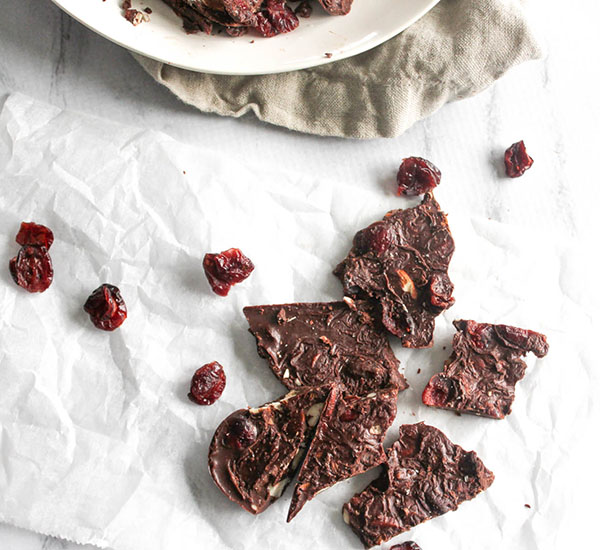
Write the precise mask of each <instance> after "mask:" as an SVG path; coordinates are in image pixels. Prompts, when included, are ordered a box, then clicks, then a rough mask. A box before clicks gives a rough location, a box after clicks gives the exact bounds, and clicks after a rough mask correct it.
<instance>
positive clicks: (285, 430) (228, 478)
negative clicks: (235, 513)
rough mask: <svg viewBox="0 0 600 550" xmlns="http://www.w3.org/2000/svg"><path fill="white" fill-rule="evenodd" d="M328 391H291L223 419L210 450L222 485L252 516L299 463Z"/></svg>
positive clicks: (210, 460)
mask: <svg viewBox="0 0 600 550" xmlns="http://www.w3.org/2000/svg"><path fill="white" fill-rule="evenodd" d="M329 390H330V387H329V386H321V387H318V388H307V389H302V390H297V391H292V392H290V393H288V394H287V395H285V396H284V397H282V398H281V399H279V400H278V401H275V402H273V403H267V404H266V405H263V406H262V407H258V408H249V409H242V410H238V411H235V412H234V413H232V414H231V415H229V416H228V417H227V418H226V419H225V420H224V421H223V422H221V424H220V425H219V427H218V428H217V430H216V432H215V435H214V436H213V439H212V442H211V444H210V449H209V454H208V467H209V470H210V474H211V476H212V478H213V479H214V481H215V483H216V484H217V486H218V487H219V489H221V491H223V493H224V494H225V495H226V496H227V497H228V498H229V499H230V500H232V501H233V502H235V503H237V504H239V505H240V506H241V507H242V508H244V509H245V510H247V511H248V512H251V513H252V514H259V513H260V512H262V511H264V510H265V509H266V508H267V507H268V506H269V505H270V504H271V503H272V502H273V501H274V500H276V499H278V498H279V497H280V496H281V494H282V493H283V491H284V490H285V488H286V486H287V485H288V484H289V482H290V481H291V480H292V478H293V476H294V473H295V471H296V470H297V468H298V467H299V466H300V462H301V460H302V458H303V456H304V454H305V452H306V449H307V447H308V444H309V442H310V440H311V438H312V435H313V433H314V431H315V429H316V425H317V422H318V420H319V416H320V414H321V410H322V408H323V404H324V402H325V400H326V398H327V395H328V392H329Z"/></svg>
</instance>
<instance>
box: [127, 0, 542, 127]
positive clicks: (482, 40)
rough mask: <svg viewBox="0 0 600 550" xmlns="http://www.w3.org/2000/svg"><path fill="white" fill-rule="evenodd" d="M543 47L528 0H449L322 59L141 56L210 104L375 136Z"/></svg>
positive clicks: (178, 91) (151, 68) (184, 93)
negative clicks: (172, 61)
mask: <svg viewBox="0 0 600 550" xmlns="http://www.w3.org/2000/svg"><path fill="white" fill-rule="evenodd" d="M356 1H360V2H374V1H377V0H356ZM398 1H401V2H409V1H410V0H398ZM540 55H541V51H540V47H539V46H538V44H537V42H536V40H535V38H534V35H533V33H532V31H531V28H530V26H529V24H528V23H527V20H526V18H525V15H524V12H523V2H521V1H518V0H442V1H441V2H440V3H439V4H438V5H437V6H436V7H435V8H433V9H432V10H431V11H430V12H429V13H428V14H427V15H425V16H424V17H422V18H421V19H420V20H419V21H417V22H416V23H415V24H414V25H412V26H411V27H409V28H408V29H406V30H405V31H404V32H402V33H400V34H399V35H398V36H396V37H395V38H392V39H391V40H389V41H387V42H386V43H385V44H382V45H381V46H379V47H377V48H374V49H372V50H370V51H368V52H365V53H363V54H360V55H357V56H355V57H352V58H349V59H344V60H341V61H338V62H335V63H330V64H328V65H323V66H320V67H316V68H313V69H305V70H301V71H294V72H289V73H280V74H272V75H262V76H221V75H212V74H203V73H194V72H191V71H186V70H183V69H178V68H176V67H171V66H169V65H165V64H163V63H160V62H158V61H154V60H151V59H147V58H144V57H141V56H137V55H136V56H135V57H136V59H137V60H138V61H139V63H140V64H141V65H142V66H143V67H144V69H146V71H147V72H148V73H150V75H152V76H153V77H154V78H155V79H156V80H157V81H158V82H160V83H161V84H164V85H165V86H166V87H167V88H169V90H171V91H172V92H173V93H174V94H175V95H177V96H178V97H179V98H181V99H182V100H183V101H184V102H186V103H189V104H190V105H194V106H195V107H197V108H198V109H200V110H201V111H205V112H209V113H218V114H220V115H225V116H233V117H239V116H242V115H244V114H245V113H247V112H248V111H252V112H254V114H255V115H256V116H257V117H258V118H259V119H260V120H263V121H265V122H269V123H271V124H276V125H278V126H285V127H286V128H290V129H292V130H297V131H300V132H306V133H310V134H318V135H324V136H340V137H351V138H376V137H393V136H397V135H399V134H401V133H402V132H404V131H405V130H406V129H407V128H409V127H410V126H411V125H412V124H413V123H415V122H416V121H417V120H420V119H421V118H424V117H426V116H428V115H430V114H431V113H433V112H435V111H437V110H438V109H439V108H440V107H441V106H442V105H444V104H445V103H446V102H448V101H452V100H455V99H462V98H465V97H468V96H471V95H474V94H476V93H478V92H480V91H481V90H483V89H485V88H486V87H487V86H489V85H490V84H492V82H494V81H495V80H496V79H498V78H499V77H500V76H502V75H503V74H504V73H505V72H506V71H507V70H508V69H509V68H510V67H513V66H514V65H517V64H519V63H521V62H523V61H527V60H529V59H535V58H538V57H540Z"/></svg>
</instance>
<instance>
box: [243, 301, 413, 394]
mask: <svg viewBox="0 0 600 550" xmlns="http://www.w3.org/2000/svg"><path fill="white" fill-rule="evenodd" d="M360 309H361V311H357V306H356V305H355V303H354V301H353V300H351V299H348V300H347V302H330V303H302V304H283V305H268V306H253V307H246V308H244V314H245V315H246V319H247V320H248V324H249V325H250V332H251V333H252V334H253V335H254V336H255V337H256V341H257V346H258V353H259V355H261V356H262V357H264V358H266V359H267V360H268V361H269V365H270V367H271V370H272V371H273V373H274V374H275V376H277V378H278V379H279V380H280V381H281V382H282V383H283V384H284V385H285V386H286V387H288V388H290V389H292V388H296V387H304V386H317V385H320V384H324V383H332V382H336V381H337V382H339V383H341V384H342V385H343V386H344V389H345V390H346V391H347V392H348V393H351V394H353V395H366V394H367V393H369V392H372V391H374V390H376V389H379V388H384V387H389V386H393V387H397V388H399V389H400V390H404V389H406V388H407V387H408V384H407V383H406V380H405V379H404V376H402V375H401V374H400V373H399V372H398V365H399V362H398V360H397V359H396V357H395V356H394V352H393V351H392V349H391V347H390V345H389V342H388V340H387V336H386V335H385V333H384V332H385V331H383V330H382V327H381V325H380V323H379V322H377V321H376V320H375V318H374V315H373V314H372V308H371V309H370V308H369V307H368V305H367V304H363V305H361V306H360Z"/></svg>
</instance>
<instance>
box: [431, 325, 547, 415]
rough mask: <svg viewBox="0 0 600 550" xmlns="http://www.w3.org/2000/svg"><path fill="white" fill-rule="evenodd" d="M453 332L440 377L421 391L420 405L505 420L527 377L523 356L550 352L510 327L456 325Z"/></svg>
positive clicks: (537, 337)
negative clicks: (521, 383)
mask: <svg viewBox="0 0 600 550" xmlns="http://www.w3.org/2000/svg"><path fill="white" fill-rule="evenodd" d="M454 326H455V327H456V330H457V333H456V334H455V335H454V340H453V341H452V348H453V351H452V355H451V356H450V357H449V358H448V359H447V360H446V362H445V363H444V372H442V373H440V374H436V375H434V376H433V377H432V378H431V380H430V381H429V383H428V384H427V386H426V387H425V390H424V391H423V403H425V405H429V406H431V407H439V408H443V409H450V410H454V411H460V412H466V413H472V414H478V415H481V416H487V417H490V418H504V417H505V416H506V415H507V414H510V410H511V406H512V403H513V401H514V399H515V385H516V383H517V382H518V381H519V380H521V378H523V376H524V375H525V369H526V368H527V365H526V364H525V362H524V361H523V360H522V359H521V357H523V356H524V355H525V354H526V353H527V352H533V353H535V355H537V356H538V357H544V355H546V353H548V343H547V342H546V337H545V336H544V335H543V334H539V333H537V332H533V331H532V330H525V329H521V328H517V327H511V326H508V325H491V324H488V323H476V322H475V321H464V320H461V321H454Z"/></svg>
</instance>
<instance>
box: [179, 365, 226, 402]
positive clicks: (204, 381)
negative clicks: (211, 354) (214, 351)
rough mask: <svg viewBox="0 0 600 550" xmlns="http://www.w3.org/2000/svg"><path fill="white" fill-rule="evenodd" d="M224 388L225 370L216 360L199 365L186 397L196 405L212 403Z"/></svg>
mask: <svg viewBox="0 0 600 550" xmlns="http://www.w3.org/2000/svg"><path fill="white" fill-rule="evenodd" d="M224 389H225V371H224V370H223V367H222V366H221V365H219V363H217V362H216V361H213V362H212V363H208V364H206V365H203V366H202V367H200V368H199V369H198V370H197V371H196V372H195V373H194V376H193V377H192V384H191V386H190V393H189V394H188V397H189V398H190V400H191V401H194V402H195V403H198V405H212V404H213V403H214V402H215V401H216V400H217V399H219V397H221V394H222V393H223V390H224Z"/></svg>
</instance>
